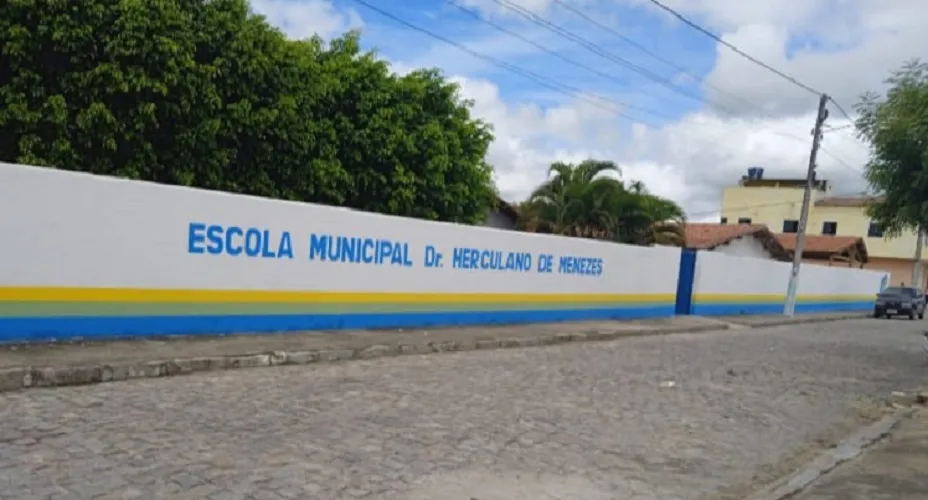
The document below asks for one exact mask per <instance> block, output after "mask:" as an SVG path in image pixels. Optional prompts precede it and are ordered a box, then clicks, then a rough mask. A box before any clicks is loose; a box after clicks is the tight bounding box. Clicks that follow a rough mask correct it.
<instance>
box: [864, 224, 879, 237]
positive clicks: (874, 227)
mask: <svg viewBox="0 0 928 500" xmlns="http://www.w3.org/2000/svg"><path fill="white" fill-rule="evenodd" d="M867 237H868V238H882V237H883V228H882V227H880V224H879V223H877V222H873V221H870V227H868V228H867Z"/></svg>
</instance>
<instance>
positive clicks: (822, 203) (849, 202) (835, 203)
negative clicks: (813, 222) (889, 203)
mask: <svg viewBox="0 0 928 500" xmlns="http://www.w3.org/2000/svg"><path fill="white" fill-rule="evenodd" d="M879 199H880V198H879V197H878V196H829V197H827V198H822V199H821V200H818V201H816V202H815V206H817V207H862V206H865V205H869V204H871V203H873V202H875V201H877V200H879Z"/></svg>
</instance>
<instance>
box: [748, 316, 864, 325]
mask: <svg viewBox="0 0 928 500" xmlns="http://www.w3.org/2000/svg"><path fill="white" fill-rule="evenodd" d="M869 317H870V314H868V313H847V314H842V315H840V316H829V317H826V318H823V317H812V318H802V317H798V318H797V317H795V316H794V317H793V318H791V319H786V318H783V319H770V320H767V321H760V322H757V323H752V324H751V325H750V327H751V328H767V327H771V326H782V325H805V324H809V323H827V322H831V321H845V320H849V319H864V318H869Z"/></svg>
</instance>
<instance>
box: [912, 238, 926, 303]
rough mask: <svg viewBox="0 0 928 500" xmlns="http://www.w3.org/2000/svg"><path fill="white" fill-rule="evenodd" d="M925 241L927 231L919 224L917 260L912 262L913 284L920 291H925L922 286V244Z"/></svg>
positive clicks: (916, 248) (916, 242) (916, 239)
mask: <svg viewBox="0 0 928 500" xmlns="http://www.w3.org/2000/svg"><path fill="white" fill-rule="evenodd" d="M924 241H925V230H924V229H923V228H922V225H921V224H919V225H918V228H916V230H915V258H914V259H913V262H912V284H911V285H910V286H914V287H915V288H918V289H920V290H921V289H924V287H923V286H922V244H923V242H924Z"/></svg>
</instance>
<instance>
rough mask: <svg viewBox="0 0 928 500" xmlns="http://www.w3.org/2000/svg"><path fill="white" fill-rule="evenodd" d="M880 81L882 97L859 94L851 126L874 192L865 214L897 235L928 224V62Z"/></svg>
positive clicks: (909, 65)
mask: <svg viewBox="0 0 928 500" xmlns="http://www.w3.org/2000/svg"><path fill="white" fill-rule="evenodd" d="M886 84H887V87H888V90H887V91H886V93H885V95H884V96H881V95H879V94H876V93H873V92H870V93H867V94H864V96H863V97H862V98H861V100H860V102H859V103H858V105H857V111H858V113H859V117H858V119H857V121H856V126H857V131H858V135H859V136H860V137H861V138H862V139H864V140H866V141H867V142H869V144H870V160H869V162H868V163H867V166H866V178H867V181H868V182H869V184H870V187H871V188H872V189H873V190H874V191H875V192H876V193H877V194H878V195H879V198H878V200H877V201H876V202H875V203H874V204H872V205H871V206H870V207H869V209H868V210H869V212H870V216H871V217H873V218H874V219H875V220H876V221H878V222H879V223H880V224H881V225H882V226H883V228H884V231H886V232H887V233H888V234H891V235H898V234H899V233H901V232H902V231H903V230H906V229H915V228H917V227H918V226H919V225H922V226H925V225H926V223H928V64H926V63H923V62H921V61H918V60H916V61H911V62H909V63H906V64H905V65H903V66H902V67H901V68H900V69H898V70H896V71H894V72H893V73H892V74H891V75H890V77H889V78H887V79H886Z"/></svg>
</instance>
